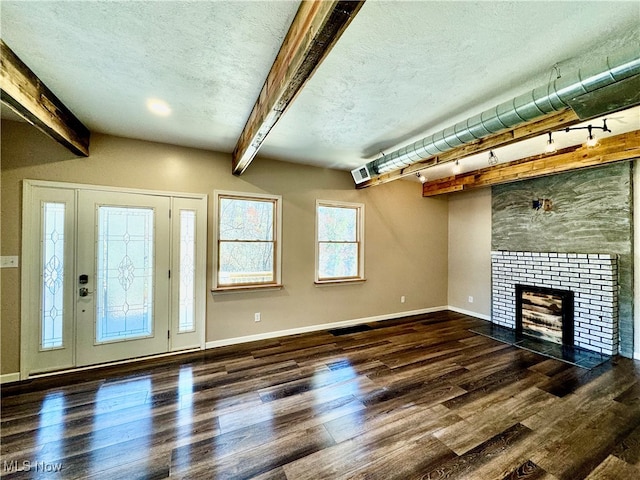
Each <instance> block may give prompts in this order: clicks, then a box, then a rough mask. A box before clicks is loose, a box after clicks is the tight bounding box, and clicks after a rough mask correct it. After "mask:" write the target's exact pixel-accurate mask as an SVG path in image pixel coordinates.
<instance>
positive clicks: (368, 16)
mask: <svg viewBox="0 0 640 480" xmlns="http://www.w3.org/2000/svg"><path fill="white" fill-rule="evenodd" d="M297 7H298V2H297V1H293V2H289V1H257V2H248V1H239V2H229V1H173V2H153V1H148V2H107V1H91V2H70V1H53V2H24V1H17V2H16V1H9V0H2V2H1V3H0V9H1V11H0V14H1V16H0V19H1V28H2V30H1V32H2V38H3V40H4V41H5V42H6V43H7V44H8V45H9V46H10V47H11V48H12V49H13V50H14V51H15V52H16V53H17V54H18V56H20V57H21V58H22V60H23V61H25V63H26V64H27V65H29V66H30V67H31V68H32V69H33V70H34V71H35V72H36V74H37V75H38V76H39V77H40V78H41V79H42V80H43V81H44V82H45V83H46V84H47V85H48V86H49V87H50V88H51V89H52V90H53V91H54V92H55V94H56V95H57V96H58V97H59V98H60V99H61V100H62V101H63V102H64V103H65V104H66V105H67V106H68V107H69V108H70V109H71V110H72V111H73V112H74V113H75V114H76V115H77V116H78V117H79V118H80V119H81V120H82V121H83V122H84V123H85V124H86V125H87V126H88V127H89V128H90V129H91V130H93V131H98V132H104V133H109V134H113V135H120V136H126V137H133V138H140V139H146V140H155V141H161V142H167V143H174V144H178V145H185V146H194V147H200V148H207V149H212V150H220V151H225V152H231V151H232V150H233V147H234V146H235V143H236V140H237V138H238V136H239V134H240V132H241V131H242V128H243V126H244V124H245V122H246V120H247V117H248V115H249V112H250V111H251V108H252V106H253V103H254V102H255V99H256V97H257V95H258V93H259V91H260V89H261V87H262V84H263V82H264V79H265V77H266V75H267V72H268V71H269V68H270V66H271V64H272V62H273V59H274V58H275V55H276V54H277V51H278V49H279V46H280V44H281V42H282V39H283V38H284V35H285V34H286V31H287V29H288V27H289V25H290V23H291V20H292V19H293V17H294V15H295V12H296V10H297ZM639 26H640V2H637V1H633V2H556V1H547V2H526V1H525V2H522V1H516V2H502V1H494V2H459V1H446V2H428V1H413V2H396V1H376V0H368V1H367V2H366V3H365V5H364V6H363V8H362V9H361V11H360V13H359V14H358V15H357V16H356V18H355V19H354V21H353V22H352V23H351V25H350V26H349V27H348V29H347V30H346V31H345V33H344V34H343V36H342V38H341V39H340V41H339V42H338V43H337V45H336V46H335V47H334V49H333V50H332V52H331V53H330V55H329V56H328V57H327V59H326V60H325V61H324V63H323V64H322V65H321V66H320V68H319V69H318V71H317V72H316V74H315V75H314V76H313V77H312V79H311V80H310V81H309V82H308V83H307V85H306V86H305V88H304V89H303V91H302V92H301V94H300V95H299V96H298V97H297V99H296V100H295V102H294V103H293V105H292V107H291V108H290V109H289V110H288V111H287V112H286V113H285V114H284V115H283V117H282V118H281V120H280V122H279V123H278V124H277V125H276V126H275V127H274V129H273V130H272V132H271V133H270V135H269V136H268V137H267V140H266V142H265V144H264V145H263V148H262V149H261V151H260V155H264V156H269V157H274V158H281V159H286V160H289V161H295V162H301V163H307V164H313V165H319V166H325V167H330V168H340V169H351V168H354V167H357V166H359V165H362V164H363V163H365V162H366V161H368V160H370V159H372V158H373V157H376V156H378V154H379V152H380V151H385V152H389V151H391V150H393V149H395V148H398V147H400V146H402V145H404V144H407V143H409V142H411V141H413V140H416V139H417V138H421V137H423V136H426V135H427V134H429V133H433V132H435V131H437V130H440V129H442V128H445V127H448V126H450V125H451V124H453V123H455V122H457V121H459V120H462V119H464V118H467V117H469V116H471V115H473V114H475V113H478V112H479V111H481V110H483V109H486V108H489V107H491V106H493V105H496V104H498V103H500V102H502V101H504V100H507V99H509V98H512V97H515V96H517V95H519V94H521V93H524V92H526V91H528V90H530V89H532V88H534V87H537V86H539V85H542V84H544V83H546V82H547V81H548V79H549V75H550V72H551V68H552V66H553V64H555V63H559V65H560V69H561V71H562V72H568V71H570V70H571V69H572V68H576V67H577V66H579V65H581V64H583V63H584V62H585V61H587V59H588V57H589V55H591V54H598V55H606V54H607V53H610V52H612V51H614V50H615V49H616V48H619V47H620V46H623V45H628V44H634V45H636V46H638V48H640V43H639ZM152 97H154V98H160V99H162V100H164V101H166V102H167V103H168V104H169V105H170V106H171V109H172V114H171V115H170V116H168V117H164V118H161V117H156V116H154V115H152V114H151V113H149V112H148V111H147V109H146V106H145V102H146V101H147V99H148V98H152ZM504 160H507V158H505V159H504Z"/></svg>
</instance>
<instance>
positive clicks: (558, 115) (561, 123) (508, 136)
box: [356, 109, 581, 188]
mask: <svg viewBox="0 0 640 480" xmlns="http://www.w3.org/2000/svg"><path fill="white" fill-rule="evenodd" d="M580 121H581V120H580V119H579V118H578V116H577V115H576V114H575V113H574V111H573V110H571V109H566V110H563V111H561V112H555V113H550V114H548V115H546V116H544V117H542V118H540V119H538V120H535V121H533V122H529V123H525V124H522V125H520V126H518V127H514V128H512V129H510V130H505V131H504V132H500V133H496V134H494V135H490V136H488V137H485V138H483V139H481V140H476V141H474V142H471V143H467V144H466V145H461V146H460V147H457V148H454V149H453V150H450V151H448V152H445V153H442V154H440V155H434V156H433V157H429V158H426V159H424V160H421V161H419V162H417V163H414V164H412V165H409V166H407V167H405V168H402V169H400V170H394V171H393V172H389V173H384V174H382V175H378V176H377V177H372V178H371V180H367V181H366V182H363V183H361V184H359V185H357V186H356V188H367V187H372V186H374V185H382V184H383V183H388V182H393V181H394V180H399V179H400V178H402V177H407V176H409V175H413V174H415V172H417V171H419V170H423V169H424V168H426V167H431V166H433V165H438V164H441V163H447V162H453V161H455V160H460V159H462V158H465V157H468V156H470V155H475V154H477V153H482V152H487V151H489V150H492V149H494V148H498V147H504V146H506V145H511V144H512V143H516V142H521V141H523V140H527V139H529V138H534V137H537V136H539V135H543V134H545V133H547V132H550V131H553V130H560V129H562V128H565V127H569V126H571V125H575V124H576V123H580Z"/></svg>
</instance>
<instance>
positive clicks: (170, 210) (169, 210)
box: [169, 209, 171, 218]
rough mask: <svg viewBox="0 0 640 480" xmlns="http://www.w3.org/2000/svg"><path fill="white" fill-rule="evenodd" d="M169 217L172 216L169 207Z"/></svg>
mask: <svg viewBox="0 0 640 480" xmlns="http://www.w3.org/2000/svg"><path fill="white" fill-rule="evenodd" d="M169 218H171V209H169Z"/></svg>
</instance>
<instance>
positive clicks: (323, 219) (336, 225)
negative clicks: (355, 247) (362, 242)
mask: <svg viewBox="0 0 640 480" xmlns="http://www.w3.org/2000/svg"><path fill="white" fill-rule="evenodd" d="M357 224H358V211H357V209H356V208H343V207H326V206H319V207H318V241H320V242H355V241H356V240H357V236H356V235H357Z"/></svg>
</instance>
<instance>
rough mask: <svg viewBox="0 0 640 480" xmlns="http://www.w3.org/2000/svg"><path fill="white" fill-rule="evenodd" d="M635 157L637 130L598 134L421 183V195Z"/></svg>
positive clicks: (639, 145)
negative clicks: (592, 142) (593, 139)
mask: <svg viewBox="0 0 640 480" xmlns="http://www.w3.org/2000/svg"><path fill="white" fill-rule="evenodd" d="M636 158H640V130H635V131H633V132H628V133H622V134H620V135H616V136H613V137H607V138H601V139H600V144H599V145H598V146H597V147H595V148H588V147H584V146H582V145H578V146H575V147H570V148H565V149H563V150H561V151H558V152H557V153H555V154H541V155H535V156H533V157H527V158H523V159H521V160H515V161H513V162H509V163H505V164H502V165H497V166H494V167H487V168H482V169H480V170H475V171H473V172H467V173H463V174H460V175H455V176H450V177H446V178H441V179H438V180H433V181H431V182H426V183H425V184H423V185H422V196H423V197H432V196H435V195H442V194H445V193H452V192H460V191H463V190H472V189H474V188H481V187H488V186H491V185H500V184H503V183H511V182H517V181H519V180H525V179H531V178H537V177H543V176H546V175H553V174H557V173H563V172H568V171H570V170H579V169H582V168H590V167H597V166H600V165H606V164H608V163H614V162H621V161H625V160H633V159H636Z"/></svg>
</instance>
